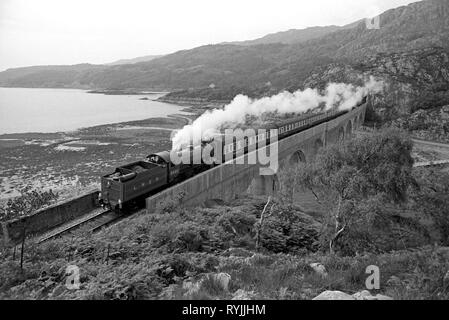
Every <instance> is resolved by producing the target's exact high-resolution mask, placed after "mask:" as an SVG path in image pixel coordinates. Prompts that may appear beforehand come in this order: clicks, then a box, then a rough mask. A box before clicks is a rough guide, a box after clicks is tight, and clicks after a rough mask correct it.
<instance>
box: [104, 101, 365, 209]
mask: <svg viewBox="0 0 449 320" xmlns="http://www.w3.org/2000/svg"><path fill="white" fill-rule="evenodd" d="M364 103H366V97H365V98H364V99H363V100H362V102H361V103H360V104H358V105H357V106H354V108H356V107H358V106H360V105H362V104H364ZM347 112H348V110H342V111H339V110H330V111H326V112H320V113H312V114H306V115H302V116H300V117H296V118H294V119H289V120H284V121H274V122H271V123H268V124H265V125H263V126H262V127H259V128H258V129H265V131H264V132H257V133H256V136H253V137H245V136H244V137H242V138H239V139H234V138H233V140H232V141H233V142H231V143H229V142H228V141H227V140H226V136H225V135H224V134H219V135H218V136H220V139H221V141H220V142H219V145H220V148H221V150H220V151H221V154H216V155H212V157H223V159H222V160H223V162H224V161H228V160H230V159H233V158H235V157H238V156H240V155H242V154H246V153H247V152H248V151H249V150H254V148H255V149H258V148H260V147H262V146H266V145H268V144H270V142H272V138H273V137H272V136H271V132H270V130H272V129H274V130H276V135H277V139H279V140H280V139H283V138H285V137H288V136H291V135H294V134H296V133H298V132H301V131H304V130H307V129H308V128H310V127H313V126H316V125H318V124H320V123H325V122H328V121H331V120H332V119H335V118H337V117H339V116H341V115H343V114H345V113H347ZM211 142H212V141H202V143H201V145H198V146H189V147H187V148H185V149H183V150H181V151H178V156H180V157H182V158H184V159H190V160H191V161H190V162H189V163H182V162H181V163H180V164H174V163H173V162H172V161H171V159H170V152H169V151H163V152H159V153H155V154H151V155H149V156H148V157H147V158H146V159H145V161H137V162H133V163H130V164H127V165H124V166H120V167H118V168H116V169H115V171H114V172H113V173H111V174H108V175H105V176H103V177H101V193H100V203H102V204H103V205H107V206H110V207H111V208H113V209H116V208H122V207H123V205H124V204H126V203H132V202H134V201H135V200H136V199H139V198H143V197H147V196H149V195H150V194H152V193H155V192H158V191H159V190H162V189H163V188H166V187H169V186H170V185H173V184H175V183H178V182H181V181H184V180H186V179H188V178H189V177H192V176H194V175H196V174H198V173H199V172H202V171H205V170H207V169H209V168H211V167H213V166H214V164H206V163H202V162H201V161H199V163H195V162H193V155H194V154H195V153H196V154H198V153H199V154H200V155H201V153H202V150H203V149H202V148H204V147H206V146H207V145H208V144H209V143H211Z"/></svg>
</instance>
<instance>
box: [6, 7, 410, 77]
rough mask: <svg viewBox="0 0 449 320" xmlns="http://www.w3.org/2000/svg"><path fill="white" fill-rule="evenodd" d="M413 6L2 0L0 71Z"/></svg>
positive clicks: (106, 58)
mask: <svg viewBox="0 0 449 320" xmlns="http://www.w3.org/2000/svg"><path fill="white" fill-rule="evenodd" d="M415 1H416V0H271V1H264V0H221V1H216V0H156V1H155V0H126V1H125V0H0V70H4V69H7V68H11V67H20V66H29V65H47V64H76V63H83V62H89V63H107V62H112V61H115V60H118V59H122V58H134V57H138V56H143V55H150V54H167V53H172V52H175V51H177V50H182V49H189V48H193V47H196V46H200V45H205V44H212V43H219V42H224V41H235V40H248V39H254V38H258V37H261V36H264V35H266V34H267V33H272V32H278V31H284V30H288V29H300V28H305V27H310V26H317V25H321V26H322V25H331V24H334V25H344V24H347V23H351V22H353V21H355V20H358V19H361V18H365V17H369V16H371V17H372V16H375V15H377V14H379V13H381V12H383V11H385V10H388V9H390V8H394V7H398V6H401V5H405V4H409V3H411V2H415Z"/></svg>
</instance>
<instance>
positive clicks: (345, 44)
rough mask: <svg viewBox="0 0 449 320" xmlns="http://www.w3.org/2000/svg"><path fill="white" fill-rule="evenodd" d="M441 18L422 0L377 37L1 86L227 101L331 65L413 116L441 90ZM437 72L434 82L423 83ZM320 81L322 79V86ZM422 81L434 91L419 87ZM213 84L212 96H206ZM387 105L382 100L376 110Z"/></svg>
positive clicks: (293, 83) (251, 45)
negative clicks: (381, 88)
mask: <svg viewBox="0 0 449 320" xmlns="http://www.w3.org/2000/svg"><path fill="white" fill-rule="evenodd" d="M448 17H449V2H448V1H446V0H426V1H422V2H417V3H412V4H410V5H408V6H403V7H399V8H396V9H392V10H388V11H386V12H384V13H383V14H382V15H381V16H380V21H381V28H380V29H379V30H368V29H367V28H366V25H365V23H364V21H359V22H355V23H353V24H351V25H349V26H346V27H341V28H340V27H333V26H329V27H317V28H309V29H305V30H296V31H295V30H293V31H287V32H283V33H278V34H274V35H268V36H266V37H264V38H262V39H263V40H262V39H259V40H255V41H253V42H248V43H247V44H248V45H241V44H217V45H207V46H202V47H198V48H194V49H191V50H183V51H179V52H176V53H173V54H170V55H166V56H163V57H160V58H158V59H154V60H152V61H147V62H140V63H134V64H124V65H117V66H93V65H78V66H67V67H51V66H49V67H31V68H19V69H11V70H7V71H5V72H1V73H0V86H19V87H50V86H54V87H86V88H96V89H98V88H116V89H117V88H118V89H123V88H141V89H164V90H172V91H173V90H177V89H182V90H184V91H181V92H179V93H175V94H174V96H177V97H179V98H183V97H185V95H188V96H193V97H196V98H206V99H208V98H211V99H213V100H226V99H229V98H232V96H233V95H235V94H237V93H241V92H243V93H247V94H249V95H251V96H261V95H265V94H270V93H275V92H278V91H280V90H283V89H287V90H295V89H298V88H301V87H303V86H308V85H312V84H313V83H315V82H320V81H319V79H318V78H320V77H321V76H320V72H321V71H322V70H325V69H329V68H333V67H334V66H335V65H338V66H340V67H341V68H349V69H351V70H355V72H356V73H358V74H367V73H373V74H381V75H385V76H386V77H387V78H388V79H389V83H392V84H394V85H398V86H399V87H400V88H399V89H398V91H397V92H398V95H399V96H400V95H402V94H405V93H404V92H407V90H408V91H413V92H408V93H407V94H406V96H407V99H406V100H398V101H403V102H401V105H400V106H399V109H398V110H395V113H401V112H402V110H405V109H406V106H405V105H406V104H407V105H413V107H411V108H412V109H413V108H415V105H419V104H420V102H419V99H421V97H422V96H423V95H422V94H423V93H427V92H429V90H430V91H432V90H434V89H435V90H437V91H438V90H439V91H438V92H443V91H444V90H445V88H446V87H447V84H448V75H447V73H445V72H446V71H444V70H447V68H446V62H447V60H446V59H447V52H448V50H449V41H448V40H449V19H448ZM271 41H276V43H270V42H271ZM279 42H284V43H279ZM259 43H260V44H259ZM426 50H430V51H431V52H434V51H435V50H436V51H438V53H435V54H436V55H435V54H433V53H431V54H426V52H427V51H426ZM436 51H435V52H436ZM437 56H438V57H439V58H438V57H437ZM401 57H404V58H401ZM406 57H407V58H406ZM433 58H435V59H436V60H435V61H434V60H432V59H433ZM440 58H441V59H442V60H441V59H440ZM373 59H374V60H373ZM397 59H400V61H402V62H400V64H401V68H400V69H398V74H394V73H395V71H394V70H393V69H392V68H390V63H392V61H396V60H397ZM401 59H402V60H401ZM404 59H405V60H404ZM424 60H426V61H427V62H425V63H424V64H429V66H428V67H429V68H430V69H429V68H427V67H425V68H427V69H426V70H427V71H426V72H424V73H422V72H419V71H418V72H415V73H414V74H413V75H412V76H410V75H407V72H408V71H407V68H409V67H408V65H410V66H411V69H413V70H415V69H416V70H421V67H419V66H418V64H421V63H422V62H423V61H424ZM441 64H443V65H441ZM441 67H443V68H441ZM64 68H65V69H64ZM438 70H441V72H440V73H439V75H438V76H436V78H435V79H433V78H432V79H429V78H428V76H429V74H430V75H431V76H432V77H433V75H434V73H435V72H437V71H438ZM329 78H330V77H329ZM334 78H338V77H334ZM349 78H351V77H349ZM311 79H312V80H313V81H312V80H311ZM325 79H327V77H326V75H325V74H324V75H323V77H322V79H321V80H322V81H321V82H323V81H324V80H325ZM390 80H391V81H390ZM428 80H430V82H431V83H432V85H435V86H436V87H435V88H434V89H431V88H430V87H429V86H428V85H426V84H427V83H428V82H429V81H428ZM212 83H213V84H214V85H215V88H214V89H205V88H208V87H209V85H210V84H212ZM422 83H424V88H423V86H421V84H422ZM198 89H200V91H198ZM415 90H416V91H415ZM423 90H424V91H423ZM197 94H198V95H197ZM196 95H197V96H196ZM391 101H392V100H391V99H386V100H385V101H384V102H383V104H382V105H381V108H383V107H385V104H388V103H390V102H391Z"/></svg>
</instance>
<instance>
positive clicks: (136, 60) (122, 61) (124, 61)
mask: <svg viewBox="0 0 449 320" xmlns="http://www.w3.org/2000/svg"><path fill="white" fill-rule="evenodd" d="M160 57H162V55H149V56H143V57H137V58H133V59H120V60H117V61H114V62H110V63H106V64H105V65H107V66H117V65H121V64H133V63H139V62H147V61H151V60H153V59H157V58H160Z"/></svg>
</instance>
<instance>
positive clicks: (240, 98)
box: [172, 77, 383, 149]
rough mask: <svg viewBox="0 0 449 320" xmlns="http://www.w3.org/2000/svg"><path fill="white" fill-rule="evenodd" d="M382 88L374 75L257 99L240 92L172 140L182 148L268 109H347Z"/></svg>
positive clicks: (269, 110)
mask: <svg viewBox="0 0 449 320" xmlns="http://www.w3.org/2000/svg"><path fill="white" fill-rule="evenodd" d="M382 88H383V83H382V82H379V81H377V80H375V79H374V78H373V77H370V79H369V80H368V81H367V82H365V85H364V86H363V87H359V86H354V85H352V84H345V83H330V84H328V86H327V87H326V89H325V90H324V92H323V93H320V92H319V91H318V90H317V89H310V88H307V89H305V90H302V91H301V90H298V91H295V92H293V93H290V92H287V91H284V92H281V93H279V94H277V95H274V96H271V97H265V98H261V99H256V100H254V99H251V98H249V97H247V96H245V95H241V94H240V95H237V96H236V97H235V98H234V100H232V102H231V103H230V104H228V105H226V106H225V107H224V109H214V110H210V111H206V112H205V113H203V114H202V115H201V116H200V117H199V118H197V119H196V120H195V121H194V122H193V123H192V124H190V125H186V126H184V128H182V129H181V130H179V131H178V132H177V133H176V134H175V135H174V137H173V139H172V142H173V149H179V148H180V147H181V146H184V145H188V144H190V143H192V142H193V143H194V144H197V143H199V142H200V141H199V140H200V139H201V137H204V136H205V135H206V134H207V133H209V134H210V133H211V132H215V131H217V130H218V129H219V128H221V127H222V126H223V125H224V124H233V125H238V124H244V123H245V118H246V116H247V115H249V116H261V115H262V114H264V113H267V112H278V113H280V114H284V113H301V112H306V111H308V110H311V109H314V108H317V107H319V106H320V105H322V104H324V105H325V109H326V110H328V109H331V108H334V107H335V108H338V109H340V110H347V109H350V108H352V107H353V106H355V105H356V104H357V103H359V102H361V101H362V99H363V97H364V96H366V95H367V94H368V93H375V92H379V91H381V90H382ZM194 137H196V139H195V138H194ZM192 139H193V141H192Z"/></svg>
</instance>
